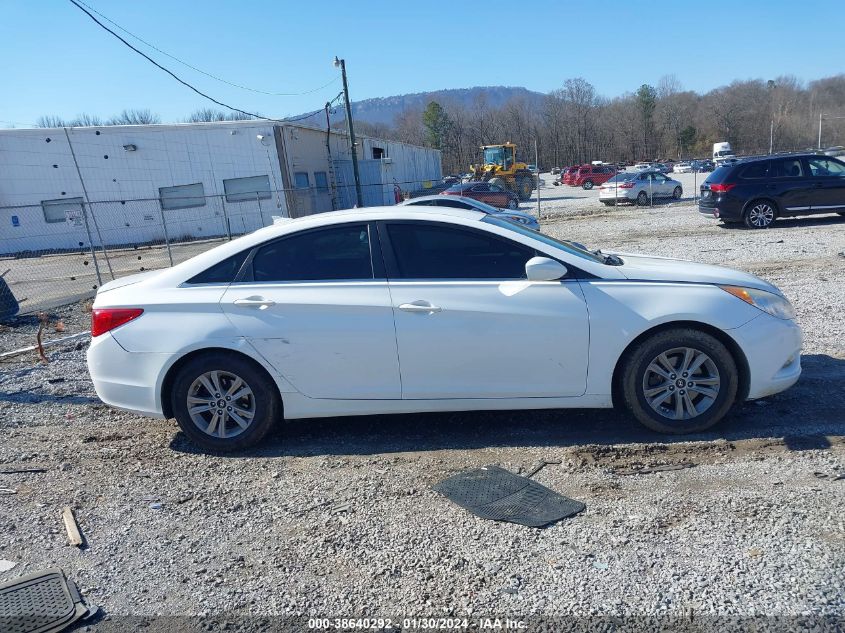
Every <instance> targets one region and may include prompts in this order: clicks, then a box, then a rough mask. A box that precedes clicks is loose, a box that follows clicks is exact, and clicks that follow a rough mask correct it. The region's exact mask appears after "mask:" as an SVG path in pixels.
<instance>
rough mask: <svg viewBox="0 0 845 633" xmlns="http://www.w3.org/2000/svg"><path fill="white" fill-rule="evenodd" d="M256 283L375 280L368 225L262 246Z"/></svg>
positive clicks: (255, 270) (254, 275) (255, 271)
mask: <svg viewBox="0 0 845 633" xmlns="http://www.w3.org/2000/svg"><path fill="white" fill-rule="evenodd" d="M252 278H253V280H254V281H279V282H284V281H336V280H349V279H372V278H373V265H372V258H371V256H370V237H369V230H368V228H367V225H366V224H348V225H343V226H337V227H331V228H325V229H318V230H315V231H307V232H305V233H301V234H298V235H292V236H290V237H286V238H283V239H280V240H276V241H275V242H271V243H269V244H266V245H265V246H262V247H260V248H259V249H258V250H257V251H256V253H255V257H254V258H253V260H252Z"/></svg>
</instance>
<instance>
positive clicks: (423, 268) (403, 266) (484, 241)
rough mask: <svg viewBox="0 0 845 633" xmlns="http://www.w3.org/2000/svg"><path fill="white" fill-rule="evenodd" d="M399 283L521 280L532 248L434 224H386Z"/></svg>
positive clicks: (492, 236) (498, 238)
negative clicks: (414, 280) (417, 281)
mask: <svg viewBox="0 0 845 633" xmlns="http://www.w3.org/2000/svg"><path fill="white" fill-rule="evenodd" d="M387 230H388V234H389V235H390V242H391V245H392V246H393V254H394V257H395V259H396V267H397V268H398V274H399V278H400V279H525V263H526V262H527V261H528V260H529V259H531V258H532V257H534V255H535V251H534V249H532V248H529V247H527V246H523V245H522V244H517V243H516V242H512V241H510V240H507V239H504V238H500V237H497V236H494V235H487V234H484V233H481V232H479V231H473V230H468V229H456V228H452V227H447V226H443V225H437V224H428V223H426V224H411V223H407V224H388V226H387Z"/></svg>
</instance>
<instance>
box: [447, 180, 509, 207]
mask: <svg viewBox="0 0 845 633" xmlns="http://www.w3.org/2000/svg"><path fill="white" fill-rule="evenodd" d="M440 195H441V196H461V197H464V198H473V199H475V200H480V201H481V202H486V203H487V204H491V205H493V206H494V207H499V208H500V209H518V208H519V196H517V194H515V193H514V192H513V191H508V190H507V189H505V188H504V187H500V186H499V185H497V184H490V183H489V182H481V181H477V180H474V181H470V182H464V183H460V184H457V185H452V186H451V187H449V188H448V189H446V191H443V192H441V193H440Z"/></svg>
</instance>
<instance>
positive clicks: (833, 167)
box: [807, 158, 845, 176]
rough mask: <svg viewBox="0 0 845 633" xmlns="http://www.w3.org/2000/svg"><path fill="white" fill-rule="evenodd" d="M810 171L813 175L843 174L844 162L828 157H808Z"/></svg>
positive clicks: (844, 170)
mask: <svg viewBox="0 0 845 633" xmlns="http://www.w3.org/2000/svg"><path fill="white" fill-rule="evenodd" d="M807 164H808V165H809V166H810V173H811V174H812V175H813V176H845V164H842V163H840V162H839V161H835V160H830V159H829V158H808V159H807Z"/></svg>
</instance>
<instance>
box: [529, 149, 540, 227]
mask: <svg viewBox="0 0 845 633" xmlns="http://www.w3.org/2000/svg"><path fill="white" fill-rule="evenodd" d="M534 167H536V168H537V221H538V222H539V221H540V155H539V154H538V152H537V137H536V136H535V137H534ZM531 177H532V178H534V174H531Z"/></svg>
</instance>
